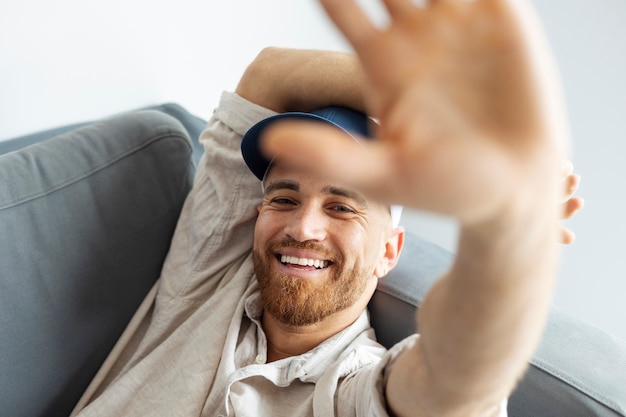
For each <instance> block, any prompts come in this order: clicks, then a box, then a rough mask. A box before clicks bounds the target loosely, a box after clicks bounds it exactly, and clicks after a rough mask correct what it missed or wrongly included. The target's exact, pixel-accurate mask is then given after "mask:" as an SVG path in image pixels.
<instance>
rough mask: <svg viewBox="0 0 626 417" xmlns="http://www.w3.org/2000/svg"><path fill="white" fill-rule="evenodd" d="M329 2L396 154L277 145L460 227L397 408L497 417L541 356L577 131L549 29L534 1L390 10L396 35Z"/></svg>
mask: <svg viewBox="0 0 626 417" xmlns="http://www.w3.org/2000/svg"><path fill="white" fill-rule="evenodd" d="M322 3H323V4H324V6H325V8H326V10H327V12H328V13H329V15H330V17H331V18H332V19H333V20H334V21H335V23H336V24H337V26H338V27H339V28H340V29H341V30H342V32H343V33H344V34H345V35H346V37H347V38H348V40H349V41H350V42H351V43H352V45H353V46H354V47H355V50H356V51H357V53H358V55H359V57H360V59H361V62H362V65H363V68H364V69H365V73H366V77H367V81H368V86H369V90H368V96H367V100H368V105H369V106H370V108H369V110H370V111H371V112H373V113H374V114H376V115H377V116H378V117H379V118H380V120H381V128H380V132H379V133H380V139H381V140H382V141H383V144H382V145H377V146H363V147H357V146H354V145H353V144H351V143H349V142H347V141H344V142H342V141H340V140H339V138H337V137H334V135H333V132H332V131H331V130H330V129H323V128H321V127H316V128H313V127H311V128H310V129H309V130H302V129H298V130H296V129H294V128H292V127H289V126H285V125H283V126H277V127H276V128H275V131H274V134H273V135H272V137H271V138H270V137H269V136H268V139H271V140H268V141H267V143H266V144H265V145H266V146H267V148H268V149H269V150H270V152H271V153H275V152H276V151H278V150H280V152H281V156H282V157H283V158H290V159H291V160H292V161H293V162H294V163H297V164H301V165H303V166H307V167H308V168H310V169H312V170H315V169H317V170H319V171H320V172H324V173H332V174H334V175H336V176H338V177H341V178H342V179H343V180H349V181H352V182H353V183H354V184H355V186H356V187H360V188H361V189H364V190H367V191H368V192H369V193H370V194H371V195H375V196H378V197H379V198H380V199H381V200H383V201H385V202H389V203H391V202H393V203H402V204H405V205H409V206H412V207H416V208H420V209H427V210H433V211H436V212H440V213H444V214H448V215H452V216H455V217H456V218H457V219H458V221H459V223H460V226H461V234H460V239H459V247H458V251H457V258H456V261H455V263H454V265H453V267H452V269H451V271H450V272H449V273H448V274H447V275H446V276H444V277H442V278H441V279H440V280H439V281H438V282H437V283H436V284H435V286H434V288H433V289H432V290H431V291H430V292H429V294H428V295H427V297H426V300H425V301H424V303H423V304H422V306H421V307H420V312H419V316H418V322H419V328H420V333H421V337H420V338H419V339H418V342H417V344H416V345H415V347H414V348H413V349H411V350H409V351H406V352H404V353H403V354H402V355H401V356H400V357H399V358H398V361H397V362H396V364H395V366H394V367H393V369H392V371H391V375H390V377H389V380H388V385H387V389H386V393H387V400H388V404H389V407H390V409H391V410H392V411H393V413H394V414H396V415H398V416H435V415H436V416H489V415H493V414H494V413H495V411H496V409H497V407H498V405H499V404H500V402H501V401H502V399H503V398H505V397H506V396H507V395H509V393H510V392H511V390H512V389H513V387H514V385H515V383H516V382H517V380H518V379H519V378H520V376H521V374H522V372H523V370H524V369H525V367H526V363H527V360H528V359H529V358H530V356H531V355H532V353H533V351H534V349H535V347H536V345H537V343H538V340H539V338H540V335H541V333H542V330H543V327H544V324H545V319H546V314H547V310H548V304H549V299H550V297H551V293H552V287H553V285H554V279H555V276H556V265H557V260H558V253H557V252H558V249H557V241H558V237H559V232H558V225H557V223H558V218H559V212H560V211H561V208H560V206H559V201H560V200H561V196H562V184H561V183H560V179H559V172H558V167H559V164H560V161H561V160H562V159H563V157H564V154H565V150H566V148H567V139H568V134H567V126H566V123H565V117H564V106H563V104H562V101H561V100H562V99H561V96H560V94H559V91H558V82H557V77H556V73H555V71H554V69H553V67H552V61H551V58H550V55H549V53H548V51H547V47H546V45H545V42H544V40H543V38H542V31H541V28H539V27H538V25H537V22H536V18H535V17H534V15H533V13H532V12H531V11H530V10H529V9H528V7H527V5H526V4H525V3H523V2H522V1H521V0H520V1H516V0H510V1H506V0H476V1H473V2H466V1H460V0H436V1H435V0H433V1H430V2H429V3H428V5H426V6H424V7H418V6H415V5H414V4H413V2H412V1H410V0H385V5H386V7H387V9H388V11H389V14H390V17H391V22H390V25H389V26H388V27H387V28H385V29H384V30H380V29H378V28H376V27H375V26H374V25H373V24H372V23H371V22H370V21H369V19H368V18H367V16H366V15H365V14H364V13H363V12H362V11H361V9H360V8H359V6H358V5H357V3H356V2H355V1H354V0H341V1H340V0H322ZM294 137H297V138H298V139H299V140H297V141H295V140H294Z"/></svg>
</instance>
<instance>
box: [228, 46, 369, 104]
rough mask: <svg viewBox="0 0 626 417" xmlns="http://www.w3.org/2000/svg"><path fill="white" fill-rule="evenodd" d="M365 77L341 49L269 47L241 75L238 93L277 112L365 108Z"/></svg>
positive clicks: (353, 58)
mask: <svg viewBox="0 0 626 417" xmlns="http://www.w3.org/2000/svg"><path fill="white" fill-rule="evenodd" d="M363 85H364V76H363V72H362V70H361V67H360V64H359V62H358V60H357V59H356V57H355V56H353V55H351V54H347V53H342V52H331V51H319V50H297V49H282V48H266V49H264V50H263V51H261V52H260V53H259V55H258V56H257V58H256V59H255V60H254V61H253V62H252V63H251V64H250V66H249V67H248V68H247V69H246V71H245V73H244V75H243V76H242V78H241V80H240V82H239V85H238V86H237V89H236V93H237V94H239V95H240V96H242V97H244V98H246V99H247V100H249V101H251V102H253V103H256V104H258V105H261V106H263V107H266V108H269V109H272V110H274V111H276V112H285V111H310V110H313V109H316V108H320V107H326V106H331V105H334V106H345V107H350V108H353V109H355V110H361V111H364V110H365V104H364V101H363Z"/></svg>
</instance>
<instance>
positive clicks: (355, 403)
mask: <svg viewBox="0 0 626 417" xmlns="http://www.w3.org/2000/svg"><path fill="white" fill-rule="evenodd" d="M418 338H419V335H417V334H416V335H412V336H409V337H407V338H406V339H404V340H402V341H401V342H399V343H397V344H396V345H395V346H393V347H392V348H391V349H390V350H389V351H388V352H387V353H386V354H385V355H384V356H383V357H382V359H381V361H380V362H378V363H377V364H376V365H375V366H372V367H370V368H365V369H363V370H361V371H359V372H356V373H355V374H354V375H352V376H351V377H350V378H348V379H346V380H345V381H344V382H343V383H342V384H341V386H340V387H339V390H338V399H337V404H338V413H337V415H339V416H356V417H372V416H375V417H389V416H390V414H389V412H388V411H387V402H386V400H385V386H386V384H387V379H388V377H389V372H390V371H391V369H392V368H393V365H394V364H395V361H396V359H397V358H398V356H400V354H401V353H403V352H404V351H406V350H408V349H410V348H411V347H412V346H413V345H414V344H415V342H416V341H417V339H418ZM507 415H508V414H507V399H504V401H502V403H501V405H500V411H499V413H498V416H497V417H507Z"/></svg>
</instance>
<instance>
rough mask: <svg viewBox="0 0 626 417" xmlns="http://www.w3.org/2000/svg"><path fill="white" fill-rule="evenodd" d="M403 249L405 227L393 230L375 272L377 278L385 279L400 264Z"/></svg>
mask: <svg viewBox="0 0 626 417" xmlns="http://www.w3.org/2000/svg"><path fill="white" fill-rule="evenodd" d="M403 247H404V227H401V226H400V227H394V228H392V229H391V232H390V234H389V236H388V237H387V240H386V241H385V246H384V253H383V256H382V258H381V259H380V261H379V262H378V266H377V267H376V270H375V271H374V275H376V277H377V278H382V277H384V276H385V275H387V274H388V273H389V271H391V270H392V269H393V268H394V267H395V266H396V265H397V264H398V260H399V259H400V253H401V252H402V248H403Z"/></svg>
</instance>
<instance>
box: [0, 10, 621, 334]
mask: <svg viewBox="0 0 626 417" xmlns="http://www.w3.org/2000/svg"><path fill="white" fill-rule="evenodd" d="M174 3H175V4H174ZM364 3H365V4H367V5H368V7H370V6H371V10H373V13H378V11H377V10H378V9H377V7H375V6H372V5H373V4H374V2H373V1H369V0H368V1H364ZM533 3H534V4H535V6H536V7H537V8H538V11H539V14H540V16H541V17H542V19H543V21H544V24H545V25H546V30H547V32H548V35H549V37H550V39H551V42H552V45H553V48H554V50H555V54H556V57H557V61H558V62H559V64H560V66H561V73H562V76H563V83H564V86H565V90H566V94H567V99H568V106H569V112H570V117H571V124H572V131H573V140H574V155H573V156H574V158H573V159H574V162H575V165H576V167H577V171H578V172H579V173H581V174H582V175H583V184H582V186H581V195H583V196H584V197H585V199H586V208H585V209H584V211H583V212H582V213H580V214H579V215H578V217H577V218H576V219H574V220H572V221H570V222H569V225H570V226H571V227H573V228H574V229H575V230H576V231H577V234H578V240H577V242H576V243H575V244H574V245H572V246H570V247H567V248H565V249H564V253H563V266H562V269H561V277H560V281H559V286H558V288H557V293H556V296H555V304H556V305H557V306H559V307H561V308H563V309H564V310H567V311H569V312H571V313H573V314H574V315H576V316H578V317H580V318H582V319H584V320H585V321H588V322H590V323H592V324H594V325H597V326H598V327H600V328H603V329H605V330H607V331H608V332H610V333H612V334H615V335H617V336H618V337H620V338H621V339H623V340H626V324H624V321H625V320H624V319H626V303H624V302H622V299H623V297H624V294H626V261H625V259H626V245H624V243H623V239H624V236H626V222H625V221H624V219H623V216H622V212H623V209H624V207H625V206H626V196H625V193H624V183H623V181H624V180H625V179H626V173H625V169H626V168H625V166H626V165H625V164H623V163H622V160H623V159H624V157H625V155H626V145H625V141H624V140H623V135H624V132H626V82H625V81H624V80H623V74H626V42H625V41H624V40H625V39H626V2H623V0H600V1H594V2H592V1H588V0H567V1H566V0H561V1H559V0H542V1H539V0H535V1H534V2H533ZM378 16H380V14H378ZM267 45H279V46H291V47H302V48H327V49H342V50H345V49H347V45H346V44H345V42H343V40H341V38H340V37H339V36H338V35H337V32H336V31H335V30H334V28H332V27H331V26H330V24H329V23H328V22H327V20H326V19H325V17H324V16H323V14H322V13H321V11H320V9H319V8H318V6H317V4H316V3H315V1H313V0H298V1H294V0H266V1H261V0H228V1H225V0H221V1H216V0H204V1H195V0H178V1H176V2H172V1H163V0H152V1H148V0H110V1H107V2H102V1H99V2H95V1H92V0H57V1H54V2H49V1H43V0H3V2H2V4H1V5H0V140H2V139H7V138H10V137H13V136H16V135H20V134H24V133H29V132H33V131H37V130H41V129H44V128H49V127H53V126H58V125H62V124H65V123H71V122H75V121H81V120H89V119H95V118H99V117H102V116H106V115H110V114H113V113H116V112H119V111H122V110H127V109H132V108H136V107H140V106H144V105H148V104H155V103H161V102H166V101H174V102H177V103H179V104H181V105H183V106H184V107H186V108H187V109H188V110H190V111H191V112H192V113H195V114H197V115H198V116H201V117H204V118H207V117H209V116H210V114H211V110H212V108H213V107H214V106H215V104H216V103H217V100H218V98H219V93H220V92H221V90H223V89H233V88H234V87H235V85H236V82H237V80H238V78H239V76H240V75H241V73H242V71H243V70H244V68H245V66H246V65H247V63H248V62H250V61H251V59H252V58H253V57H254V56H255V55H256V53H257V52H258V51H259V50H260V49H261V48H263V47H264V46H267ZM404 223H405V225H406V226H407V228H409V229H411V230H414V231H415V232H416V233H420V234H422V235H425V236H426V237H428V238H430V239H431V240H434V241H435V242H437V243H439V244H441V245H443V246H444V247H447V248H451V249H453V248H454V244H455V239H456V228H455V225H454V223H453V222H451V221H449V220H447V219H441V218H438V217H433V216H426V215H423V214H421V213H415V212H410V213H408V214H407V215H405V216H404Z"/></svg>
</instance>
